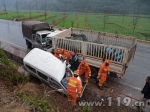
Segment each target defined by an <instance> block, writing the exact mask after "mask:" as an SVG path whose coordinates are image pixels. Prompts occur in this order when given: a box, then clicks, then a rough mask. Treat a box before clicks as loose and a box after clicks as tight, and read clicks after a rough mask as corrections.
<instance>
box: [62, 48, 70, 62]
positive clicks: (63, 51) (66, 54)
mask: <svg viewBox="0 0 150 112" xmlns="http://www.w3.org/2000/svg"><path fill="white" fill-rule="evenodd" d="M60 54H61V55H62V56H63V58H64V59H65V60H66V62H67V63H69V59H70V56H69V53H68V52H67V51H66V50H64V49H61V50H60Z"/></svg>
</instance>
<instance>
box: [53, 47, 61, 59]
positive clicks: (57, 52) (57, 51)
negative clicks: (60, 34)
mask: <svg viewBox="0 0 150 112" xmlns="http://www.w3.org/2000/svg"><path fill="white" fill-rule="evenodd" d="M59 54H60V50H59V49H55V50H54V56H55V57H57V58H58V59H60V57H59Z"/></svg>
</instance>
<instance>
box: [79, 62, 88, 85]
mask: <svg viewBox="0 0 150 112" xmlns="http://www.w3.org/2000/svg"><path fill="white" fill-rule="evenodd" d="M77 71H78V72H79V75H80V76H81V75H82V74H83V73H85V81H86V82H88V78H89V76H90V75H91V69H90V67H89V65H88V64H87V63H86V61H85V60H83V61H81V63H80V64H79V66H78V69H77Z"/></svg>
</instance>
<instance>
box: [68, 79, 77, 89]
mask: <svg viewBox="0 0 150 112" xmlns="http://www.w3.org/2000/svg"><path fill="white" fill-rule="evenodd" d="M76 84H77V82H76V81H74V80H71V79H70V81H69V82H68V85H69V86H72V87H74V88H76V87H77V86H76Z"/></svg>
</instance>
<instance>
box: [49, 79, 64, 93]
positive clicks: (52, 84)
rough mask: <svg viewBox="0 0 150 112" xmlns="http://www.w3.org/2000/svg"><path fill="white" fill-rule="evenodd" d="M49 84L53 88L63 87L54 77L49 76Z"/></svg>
mask: <svg viewBox="0 0 150 112" xmlns="http://www.w3.org/2000/svg"><path fill="white" fill-rule="evenodd" d="M49 84H50V86H51V87H52V88H54V89H56V90H58V89H62V87H61V85H60V84H59V83H58V82H57V81H55V80H54V79H53V78H49Z"/></svg>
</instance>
